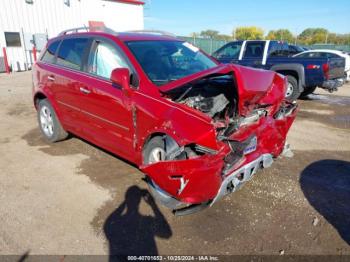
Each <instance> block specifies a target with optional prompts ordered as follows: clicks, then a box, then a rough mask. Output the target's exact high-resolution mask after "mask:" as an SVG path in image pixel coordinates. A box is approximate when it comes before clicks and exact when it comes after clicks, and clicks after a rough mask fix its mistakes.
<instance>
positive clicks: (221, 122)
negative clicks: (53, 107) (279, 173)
mask: <svg viewBox="0 0 350 262" xmlns="http://www.w3.org/2000/svg"><path fill="white" fill-rule="evenodd" d="M285 88H286V79H285V78H284V77H282V76H280V75H278V74H276V73H274V72H266V71H262V70H253V69H248V68H243V67H235V66H232V65H225V66H220V67H218V68H217V69H214V70H212V71H210V72H206V74H200V75H198V76H197V77H192V78H191V77H190V78H189V79H188V80H187V81H182V82H181V85H179V84H177V83H172V84H170V85H168V86H165V87H163V90H162V92H163V94H164V97H165V98H166V99H168V100H170V101H171V102H173V103H174V104H176V106H177V107H178V108H181V109H184V110H192V111H196V112H197V113H199V112H200V113H201V114H202V115H203V119H208V123H207V124H210V126H206V129H205V130H204V129H203V130H202V129H200V128H198V129H196V125H197V124H196V123H197V122H196V121H194V119H193V127H192V128H193V130H190V132H188V133H185V132H182V134H185V135H184V136H185V137H186V139H184V140H183V141H186V142H187V143H191V142H192V143H193V144H191V145H189V144H186V145H184V144H183V143H179V144H180V145H179V146H178V147H176V146H175V147H174V148H175V150H174V152H171V154H173V155H171V156H170V157H168V158H167V159H166V161H162V162H158V163H155V164H151V165H146V166H142V167H141V170H142V171H143V172H144V173H146V174H147V175H148V176H149V177H150V179H151V180H152V183H154V184H155V186H156V187H157V188H158V189H161V190H162V193H164V194H165V195H166V196H167V197H168V198H169V199H173V200H174V201H175V202H176V203H177V204H178V203H183V204H201V203H213V202H215V201H216V200H218V199H219V198H221V197H222V196H223V195H225V194H226V193H227V192H233V191H235V190H236V189H238V188H239V187H240V185H241V184H243V183H244V182H246V181H248V180H249V179H250V178H251V177H252V176H253V175H254V174H255V173H256V172H257V171H258V170H259V168H260V167H268V166H270V164H272V159H273V158H276V157H278V156H279V155H280V154H281V153H282V151H283V149H284V148H285V144H286V136H287V133H288V130H289V128H290V126H291V124H292V123H293V121H294V119H295V116H296V112H297V105H296V104H295V103H289V102H287V101H285V99H284V93H285ZM180 111H181V110H180ZM180 111H179V110H172V111H170V112H171V113H169V119H174V118H176V119H181V116H180V115H175V114H180ZM204 116H205V117H204ZM186 123H190V121H186ZM177 124H178V123H176V125H177ZM198 125H199V122H198ZM177 127H178V129H179V130H185V129H186V130H188V126H186V128H185V129H184V127H183V126H182V127H181V126H177ZM189 133H190V134H189ZM189 137H191V139H189ZM188 147H194V148H195V150H194V151H196V153H195V154H192V155H191V154H187V157H183V158H181V157H180V158H177V157H178V156H180V155H181V153H183V152H185V151H186V148H188ZM201 149H202V151H201ZM187 153H188V152H187ZM197 153H199V154H197ZM240 176H241V177H240ZM230 187H232V188H230ZM233 188H234V189H233ZM170 202H171V201H170ZM175 207H176V205H175V206H174V208H175Z"/></svg>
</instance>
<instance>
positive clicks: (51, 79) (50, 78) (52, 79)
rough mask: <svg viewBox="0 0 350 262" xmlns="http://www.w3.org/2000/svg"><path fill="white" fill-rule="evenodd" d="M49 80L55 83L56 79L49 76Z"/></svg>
mask: <svg viewBox="0 0 350 262" xmlns="http://www.w3.org/2000/svg"><path fill="white" fill-rule="evenodd" d="M47 80H48V81H51V82H54V81H55V77H54V76H48V77H47Z"/></svg>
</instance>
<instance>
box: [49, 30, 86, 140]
mask: <svg viewBox="0 0 350 262" xmlns="http://www.w3.org/2000/svg"><path fill="white" fill-rule="evenodd" d="M89 43H90V39H89V38H87V37H69V38H66V39H64V40H62V42H61V44H60V46H59V50H58V53H57V58H56V61H55V68H54V69H53V70H52V71H51V74H50V76H49V80H50V81H51V82H52V83H53V84H52V88H51V91H52V93H53V95H54V99H55V101H56V103H57V106H58V108H59V111H60V113H61V118H62V119H61V120H62V121H63V122H64V123H65V125H66V126H67V127H68V129H69V131H72V132H75V133H76V134H78V135H80V134H81V132H82V125H83V123H84V120H83V117H82V114H81V112H80V105H81V103H80V95H81V92H80V90H79V87H78V86H77V83H78V82H79V78H80V77H81V68H82V65H83V60H84V56H86V54H87V53H86V52H87V50H88V48H89V46H90V44H89Z"/></svg>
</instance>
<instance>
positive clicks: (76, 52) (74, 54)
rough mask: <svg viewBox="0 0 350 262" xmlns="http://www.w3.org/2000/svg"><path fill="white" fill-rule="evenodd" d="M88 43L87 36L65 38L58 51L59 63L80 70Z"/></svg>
mask: <svg viewBox="0 0 350 262" xmlns="http://www.w3.org/2000/svg"><path fill="white" fill-rule="evenodd" d="M87 44H88V39H87V38H72V39H66V40H63V41H62V44H61V46H60V49H59V51H58V55H57V64H58V65H62V66H65V67H68V68H71V69H76V70H80V68H81V66H82V61H83V55H84V51H85V49H86V47H87Z"/></svg>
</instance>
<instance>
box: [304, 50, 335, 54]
mask: <svg viewBox="0 0 350 262" xmlns="http://www.w3.org/2000/svg"><path fill="white" fill-rule="evenodd" d="M313 52H318V53H334V54H340V53H342V51H339V50H332V49H313V50H307V51H305V52H303V53H313Z"/></svg>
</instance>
